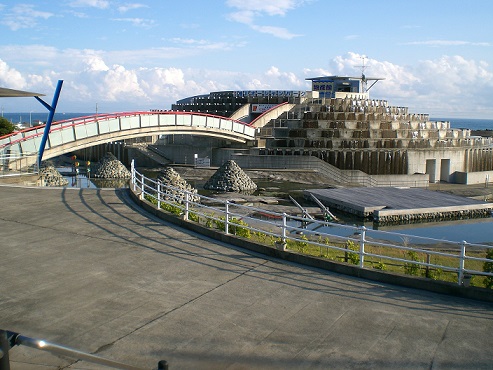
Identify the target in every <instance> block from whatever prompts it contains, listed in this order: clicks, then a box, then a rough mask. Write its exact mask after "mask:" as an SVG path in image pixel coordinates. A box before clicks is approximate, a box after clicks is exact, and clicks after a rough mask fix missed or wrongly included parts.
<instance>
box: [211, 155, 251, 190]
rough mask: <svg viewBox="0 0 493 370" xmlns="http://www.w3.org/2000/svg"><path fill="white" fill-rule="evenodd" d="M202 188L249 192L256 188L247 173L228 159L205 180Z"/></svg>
mask: <svg viewBox="0 0 493 370" xmlns="http://www.w3.org/2000/svg"><path fill="white" fill-rule="evenodd" d="M204 189H208V190H219V191H231V192H250V191H255V190H256V189H257V184H255V183H254V182H253V181H252V179H251V178H250V177H248V175H247V174H246V173H245V172H243V170H242V169H241V167H240V166H238V165H237V164H236V162H235V161H233V160H230V161H227V162H226V163H224V164H223V165H222V166H221V167H220V168H219V169H218V170H217V171H216V172H215V173H214V175H212V177H211V178H210V179H209V180H207V182H206V183H205V185H204Z"/></svg>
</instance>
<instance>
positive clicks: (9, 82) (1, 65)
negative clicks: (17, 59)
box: [0, 59, 26, 89]
mask: <svg viewBox="0 0 493 370" xmlns="http://www.w3.org/2000/svg"><path fill="white" fill-rule="evenodd" d="M0 86H3V87H7V88H9V89H23V88H25V86H26V80H25V79H24V77H23V76H22V73H20V72H19V71H17V70H16V69H14V68H11V67H9V66H8V65H7V63H5V62H4V61H3V60H1V59H0Z"/></svg>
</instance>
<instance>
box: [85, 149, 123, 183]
mask: <svg viewBox="0 0 493 370" xmlns="http://www.w3.org/2000/svg"><path fill="white" fill-rule="evenodd" d="M94 177H98V178H102V179H129V178H131V177H132V174H131V173H130V171H129V170H128V169H127V168H126V167H125V166H124V165H123V163H122V162H120V161H119V160H118V159H117V158H116V157H115V156H114V155H113V154H112V153H109V152H108V153H106V155H105V156H104V157H103V158H102V159H101V160H100V161H99V165H98V167H97V169H96V171H95V172H94Z"/></svg>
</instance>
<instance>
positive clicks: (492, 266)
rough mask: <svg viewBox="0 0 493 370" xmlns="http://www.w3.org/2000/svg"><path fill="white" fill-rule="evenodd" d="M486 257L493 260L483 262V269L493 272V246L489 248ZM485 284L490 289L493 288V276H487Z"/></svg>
mask: <svg viewBox="0 0 493 370" xmlns="http://www.w3.org/2000/svg"><path fill="white" fill-rule="evenodd" d="M486 258H488V259H490V260H492V261H487V262H485V263H484V264H483V271H484V272H493V248H490V249H488V252H487V253H486ZM484 286H485V287H486V288H489V289H491V288H493V276H486V277H485V278H484Z"/></svg>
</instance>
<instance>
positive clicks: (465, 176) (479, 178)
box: [451, 171, 493, 186]
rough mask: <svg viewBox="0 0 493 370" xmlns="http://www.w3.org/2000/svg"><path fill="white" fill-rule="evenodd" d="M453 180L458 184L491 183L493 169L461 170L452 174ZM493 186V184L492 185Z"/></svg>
mask: <svg viewBox="0 0 493 370" xmlns="http://www.w3.org/2000/svg"><path fill="white" fill-rule="evenodd" d="M451 179H452V180H451V182H453V183H456V184H465V185H473V184H485V185H487V184H491V183H493V171H482V172H459V171H456V172H454V173H453V174H452V175H451ZM490 186H493V185H490Z"/></svg>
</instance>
